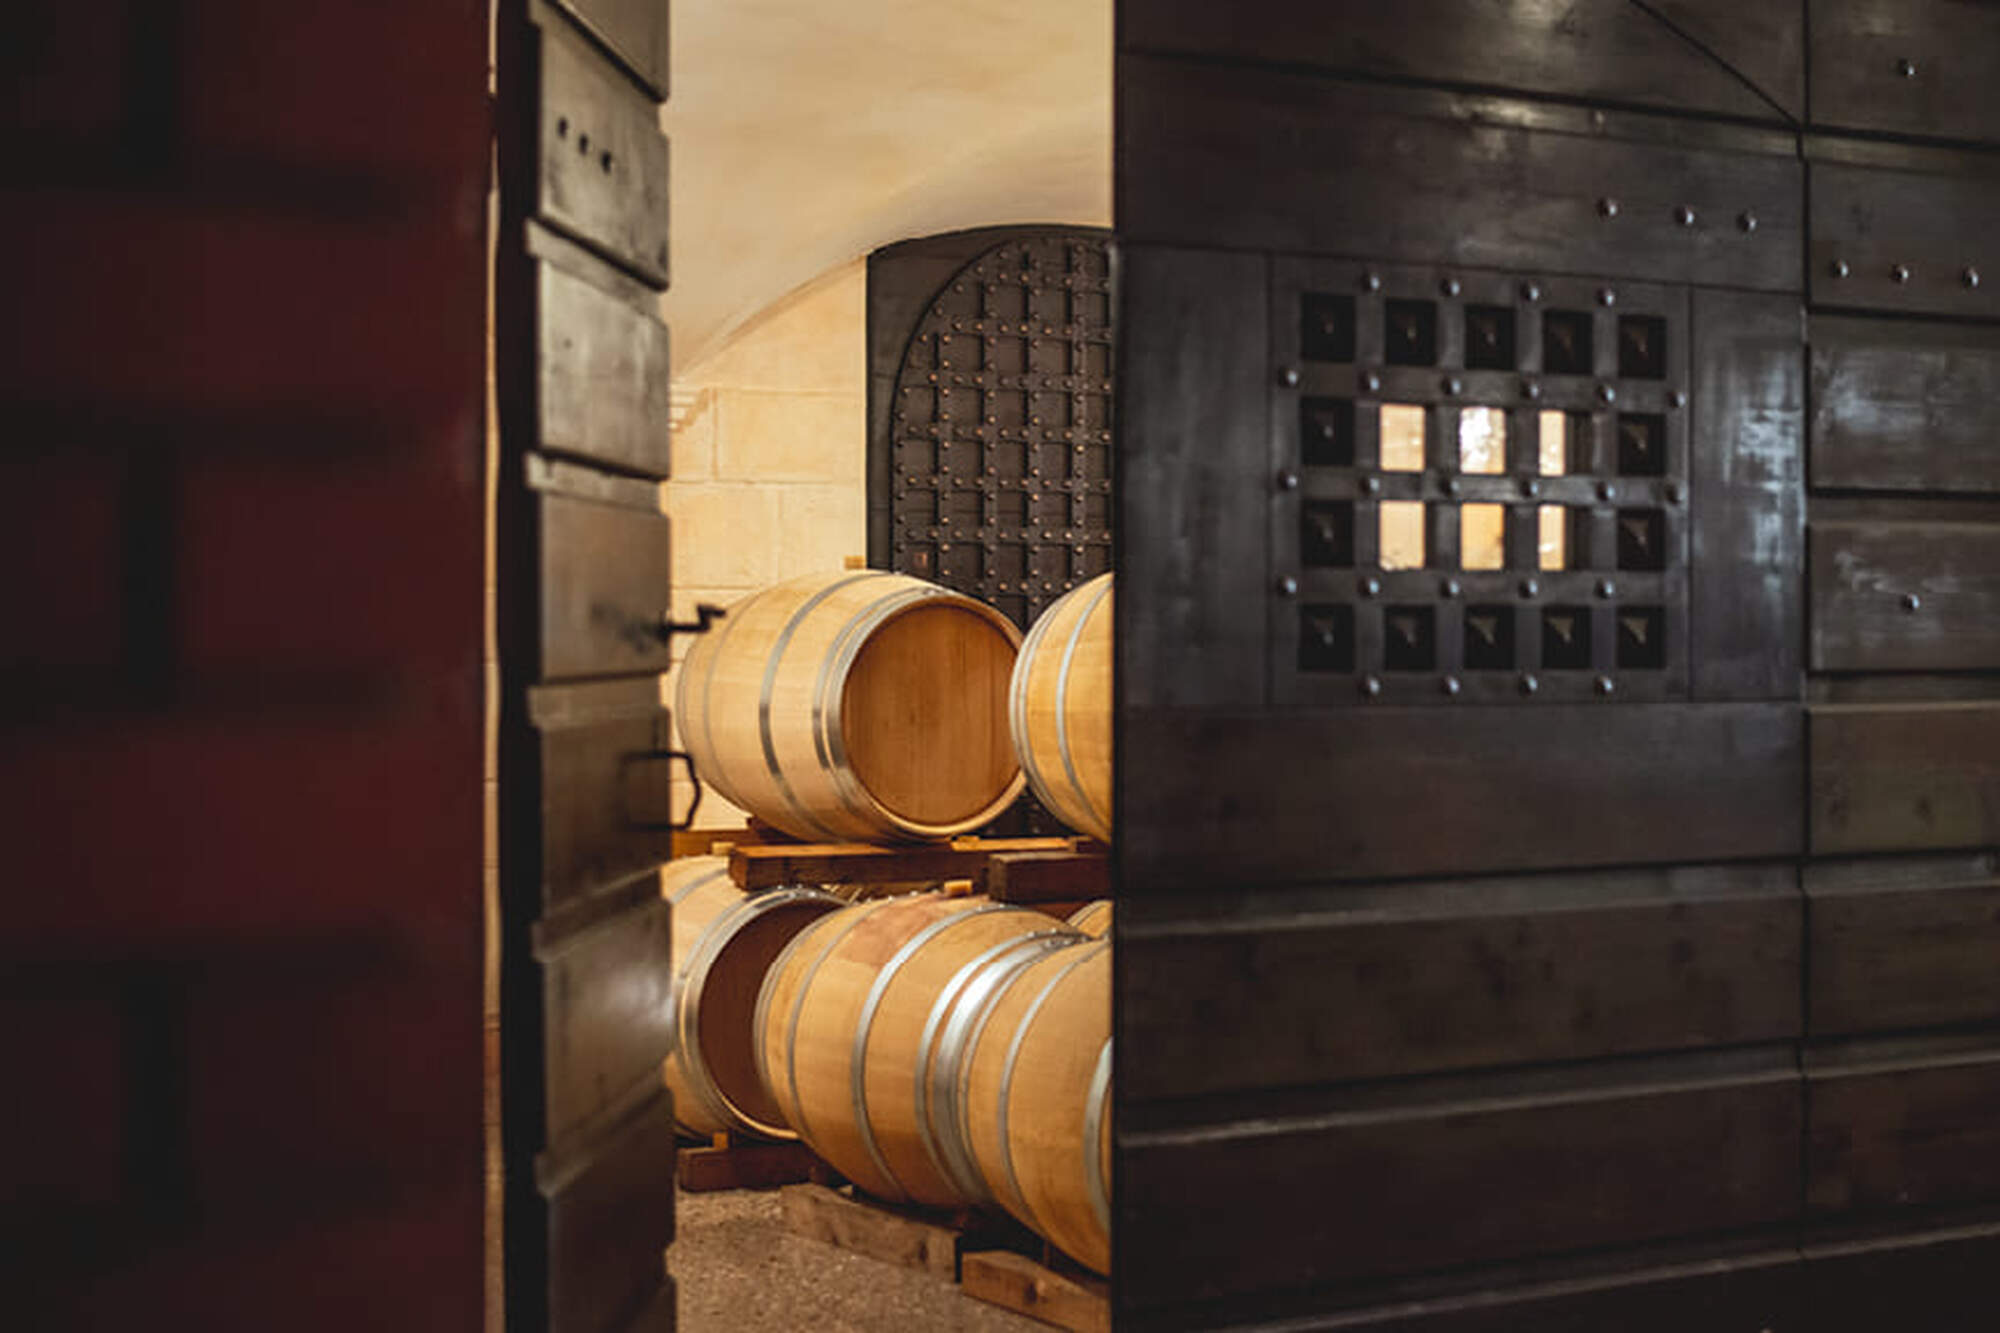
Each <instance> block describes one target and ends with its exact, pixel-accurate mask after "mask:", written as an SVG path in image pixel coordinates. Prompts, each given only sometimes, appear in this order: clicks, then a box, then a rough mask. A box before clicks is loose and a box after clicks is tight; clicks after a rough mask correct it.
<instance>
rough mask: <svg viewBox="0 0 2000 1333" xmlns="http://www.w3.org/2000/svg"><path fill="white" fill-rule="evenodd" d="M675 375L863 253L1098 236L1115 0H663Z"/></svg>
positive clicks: (1107, 186)
mask: <svg viewBox="0 0 2000 1333" xmlns="http://www.w3.org/2000/svg"><path fill="white" fill-rule="evenodd" d="M673 23H674V34H673V36H674V57H673V61H674V63H673V90H672V91H673V95H672V97H671V99H670V100H669V101H668V103H667V106H666V110H665V112H664V114H663V118H662V123H663V124H664V125H665V127H666V130H667V133H668V134H669V135H670V136H671V138H672V140H673V203H672V207H673V224H672V230H673V246H674V254H673V289H672V290H671V291H670V292H669V293H668V294H667V296H666V299H665V301H664V311H665V314H666V317H667V319H668V320H669V321H670V322H671V324H672V325H673V340H674V352H675V357H674V359H675V362H676V364H678V365H682V366H686V365H691V364H694V363H695V362H697V361H699V360H700V359H701V358H702V357H703V356H704V355H706V354H707V353H708V352H710V351H712V350H714V349H715V348H717V347H718V346H720V345H721V343H722V342H723V341H724V340H726V339H727V337H728V335H729V333H730V332H731V331H732V330H734V329H735V328H737V327H739V326H740V325H741V324H743V323H744V321H746V320H748V319H750V318H751V317H752V316H754V315H755V314H757V312H758V311H760V310H762V309H763V308H764V307H765V306H767V305H769V304H770V303H771V302H772V301H774V300H777V299H778V298H779V297H782V296H784V295H785V294H786V293H788V292H790V291H792V290H793V289H794V288H797V287H799V286H800V285H801V284H803V283H806V282H809V281H811V280H812V279H813V278H814V277H816V276H818V275H819V274H821V273H824V272H825V271H826V270H828V269H829V268H832V267H833V266H835V265H837V264H840V263H843V262H845V261H847V260H851V259H853V258H855V257H856V256H859V255H863V254H866V253H867V252H868V251H870V250H872V249H874V248H876V247H877V246H881V245H885V244H888V243H890V242H892V241H897V240H902V239H904V238H906V237H910V236H923V235H929V234H931V233H934V232H940V231H951V230H955V229H957V228H961V227H976V226H987V225H993V224H1000V223H1013V222H1063V223H1083V224H1092V225H1098V226H1108V225H1109V224H1110V220H1111V0H1004V3H1002V2H1001V0H929V2H928V3H923V2H921V0H674V9H673Z"/></svg>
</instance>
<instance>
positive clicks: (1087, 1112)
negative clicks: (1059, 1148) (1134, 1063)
mask: <svg viewBox="0 0 2000 1333" xmlns="http://www.w3.org/2000/svg"><path fill="white" fill-rule="evenodd" d="M1110 1101H1111V1038H1109V1037H1106V1038H1105V1039H1104V1049H1103V1050H1101V1051H1099V1052H1098V1053H1097V1068H1096V1069H1094V1070H1092V1071H1091V1075H1090V1092H1089V1094H1088V1095H1087V1096H1086V1097H1085V1099H1084V1103H1083V1169H1084V1182H1083V1183H1084V1187H1085V1188H1086V1189H1087V1190H1089V1191H1090V1209H1091V1211H1092V1212H1094V1213H1096V1214H1097V1225H1099V1226H1101V1227H1103V1228H1104V1234H1105V1235H1107V1236H1108V1235H1110V1234H1111V1200H1110V1199H1109V1198H1107V1197H1106V1196H1105V1193H1104V1113H1105V1111H1106V1110H1107V1109H1109V1104H1110Z"/></svg>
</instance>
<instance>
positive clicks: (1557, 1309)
mask: <svg viewBox="0 0 2000 1333" xmlns="http://www.w3.org/2000/svg"><path fill="white" fill-rule="evenodd" d="M1741 1248H1742V1247H1741V1246H1738V1247H1737V1249H1738V1250H1740V1249H1741ZM1564 1270H1573V1271H1568V1272H1566V1271H1564ZM1799 1276H1800V1263H1799V1258H1798V1253H1797V1251H1796V1250H1795V1249H1785V1248H1775V1247H1774V1248H1771V1249H1767V1250H1763V1251H1760V1252H1757V1253H1754V1254H1737V1253H1732V1254H1728V1255H1722V1256H1707V1255H1703V1256H1700V1257H1691V1256H1683V1255H1672V1256H1661V1255H1660V1254H1658V1253H1656V1252H1655V1251H1652V1250H1647V1251H1638V1252H1634V1251H1625V1252H1622V1253H1619V1254H1616V1255H1609V1256H1596V1257H1593V1258H1592V1259H1590V1260H1588V1261H1583V1262H1577V1263H1570V1264H1556V1265H1537V1266H1535V1267H1534V1268H1532V1269H1529V1270H1527V1271H1523V1270H1522V1269H1521V1268H1519V1267H1507V1268H1499V1269H1494V1268H1481V1269H1473V1270H1469V1271H1467V1272H1465V1273H1462V1274H1458V1275H1455V1276H1454V1277H1452V1278H1447V1279H1443V1280H1440V1281H1437V1282H1417V1283H1411V1282H1403V1283H1397V1284H1393V1287H1392V1290H1393V1293H1394V1294H1393V1295H1392V1296H1391V1295H1384V1296H1381V1297H1375V1298H1371V1299H1365V1300H1362V1301H1358V1302H1357V1301H1356V1300H1355V1299H1354V1296H1353V1293H1352V1292H1351V1291H1345V1290H1336V1291H1332V1292H1325V1293H1311V1292H1307V1293H1284V1294H1281V1295H1279V1296H1277V1297H1275V1298H1268V1299H1260V1298H1258V1297H1249V1298H1245V1299H1239V1300H1234V1301H1226V1302H1221V1303H1216V1304H1207V1305H1200V1306H1181V1307H1179V1308H1177V1309H1174V1310H1171V1311H1168V1310H1162V1311H1148V1312H1147V1314H1148V1318H1147V1321H1146V1324H1145V1327H1147V1328H1157V1329H1174V1330H1179V1329H1207V1328H1215V1327H1219V1326H1224V1325H1227V1326H1229V1327H1237V1326H1239V1324H1245V1325H1254V1326H1255V1327H1260V1328H1261V1327H1267V1326H1269V1327H1283V1328H1291V1327H1295V1326H1297V1325H1294V1324H1292V1323H1288V1322H1283V1321H1286V1320H1300V1321H1302V1323H1303V1322H1304V1321H1308V1320H1309V1321H1310V1322H1309V1325H1306V1326H1309V1327H1311V1328H1314V1329H1328V1330H1340V1331H1341V1333H1523V1331H1524V1330H1532V1333H1611V1331H1613V1330H1615V1333H1693V1331H1694V1330H1699V1331H1700V1333H1769V1331H1770V1330H1775V1329H1788V1328H1794V1327H1797V1325H1796V1324H1795V1323H1794V1322H1793V1320H1792V1316H1793V1314H1794V1313H1795V1312H1796V1310H1797V1309H1798V1308H1799V1301H1800V1293H1799V1290H1798V1288H1799ZM1258 1321H1269V1322H1268V1323H1266V1322H1258Z"/></svg>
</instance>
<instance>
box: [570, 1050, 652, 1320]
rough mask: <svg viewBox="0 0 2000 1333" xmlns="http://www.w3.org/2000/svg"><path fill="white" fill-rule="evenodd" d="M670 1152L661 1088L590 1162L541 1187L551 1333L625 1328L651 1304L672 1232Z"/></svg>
mask: <svg viewBox="0 0 2000 1333" xmlns="http://www.w3.org/2000/svg"><path fill="white" fill-rule="evenodd" d="M674 1151H675V1144H674V1120H673V1112H672V1108H671V1106H670V1105H669V1103H668V1098H667V1094H666V1091H665V1089H661V1090H660V1092H659V1095H658V1096H657V1097H654V1098H653V1099H651V1100H650V1101H648V1102H647V1103H646V1104H645V1105H644V1106H643V1107H641V1108H640V1109H639V1110H638V1111H637V1112H636V1113H634V1115H633V1116H632V1118H631V1120H630V1121H629V1122H628V1123H627V1124H626V1125H625V1126H624V1127H623V1128H622V1130H621V1132H620V1133H619V1134H618V1135H617V1136H616V1137H615V1138H613V1139H611V1140H609V1141H607V1142H605V1143H603V1144H601V1145H600V1146H599V1147H598V1148H597V1150H596V1151H595V1153H594V1154H592V1155H591V1157H590V1158H589V1160H588V1162H587V1164H579V1165H578V1166H577V1168H575V1169H573V1170H571V1171H569V1172H567V1173H566V1174H565V1175H564V1177H563V1178H562V1179H561V1180H560V1181H558V1182H556V1183H554V1184H553V1185H549V1184H545V1185H544V1187H543V1194H544V1196H545V1197H546V1198H547V1200H548V1247H549V1262H548V1274H549V1289H548V1302H549V1319H548V1327H549V1329H550V1331H551V1333H624V1330H626V1329H627V1328H629V1327H631V1326H632V1325H633V1323H634V1321H636V1320H638V1319H639V1318H641V1317H642V1316H643V1315H644V1314H645V1313H646V1312H647V1311H648V1309H649V1308H650V1307H651V1306H652V1305H653V1303H654V1302H655V1300H656V1299H657V1297H656V1293H657V1291H658V1289H659V1288H660V1287H661V1285H662V1284H663V1282H664V1281H665V1258H664V1256H663V1254H662V1253H661V1252H662V1251H663V1250H665V1249H666V1246H667V1242H669V1241H670V1240H672V1239H673V1235H674Z"/></svg>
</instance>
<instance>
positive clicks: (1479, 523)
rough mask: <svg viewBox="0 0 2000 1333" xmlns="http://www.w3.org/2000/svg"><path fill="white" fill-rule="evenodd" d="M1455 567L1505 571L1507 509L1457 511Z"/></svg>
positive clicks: (1491, 507) (1479, 507)
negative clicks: (1456, 562) (1456, 554)
mask: <svg viewBox="0 0 2000 1333" xmlns="http://www.w3.org/2000/svg"><path fill="white" fill-rule="evenodd" d="M1458 563H1459V567H1460V568H1462V569H1505V568H1506V567H1507V507H1506V506H1505V505H1463V506H1461V507H1460V508H1459V511H1458Z"/></svg>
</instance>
